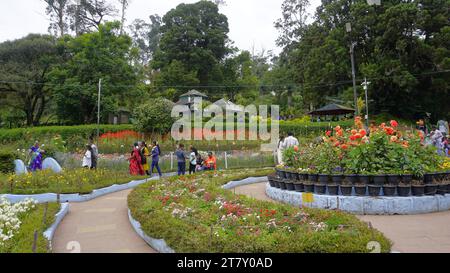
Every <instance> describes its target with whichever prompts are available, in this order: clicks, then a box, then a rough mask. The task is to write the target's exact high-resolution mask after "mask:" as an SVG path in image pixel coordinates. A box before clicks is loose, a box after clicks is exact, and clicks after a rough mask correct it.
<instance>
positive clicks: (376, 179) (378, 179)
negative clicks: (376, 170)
mask: <svg viewBox="0 0 450 273" xmlns="http://www.w3.org/2000/svg"><path fill="white" fill-rule="evenodd" d="M372 181H373V184H374V185H378V186H383V185H384V184H386V175H383V174H378V175H374V176H372Z"/></svg>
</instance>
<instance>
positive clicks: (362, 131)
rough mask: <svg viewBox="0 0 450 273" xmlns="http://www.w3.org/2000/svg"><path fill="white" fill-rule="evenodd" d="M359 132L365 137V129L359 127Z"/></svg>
mask: <svg viewBox="0 0 450 273" xmlns="http://www.w3.org/2000/svg"><path fill="white" fill-rule="evenodd" d="M359 134H360V135H361V136H362V137H365V136H366V135H367V132H366V130H364V129H361V130H359Z"/></svg>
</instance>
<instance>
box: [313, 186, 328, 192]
mask: <svg viewBox="0 0 450 273" xmlns="http://www.w3.org/2000/svg"><path fill="white" fill-rule="evenodd" d="M314 189H315V190H314V191H315V193H317V194H321V195H323V194H325V192H326V191H327V185H324V184H315V185H314Z"/></svg>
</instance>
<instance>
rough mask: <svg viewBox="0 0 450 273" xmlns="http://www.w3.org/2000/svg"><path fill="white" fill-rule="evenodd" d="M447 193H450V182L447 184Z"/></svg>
mask: <svg viewBox="0 0 450 273" xmlns="http://www.w3.org/2000/svg"><path fill="white" fill-rule="evenodd" d="M447 193H448V194H450V183H449V184H448V185H447Z"/></svg>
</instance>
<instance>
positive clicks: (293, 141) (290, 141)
mask: <svg viewBox="0 0 450 273" xmlns="http://www.w3.org/2000/svg"><path fill="white" fill-rule="evenodd" d="M298 145H299V142H298V139H297V138H296V137H294V134H293V133H292V132H289V133H288V137H287V138H285V139H284V141H283V145H282V147H283V150H285V149H287V148H290V147H294V146H298Z"/></svg>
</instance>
